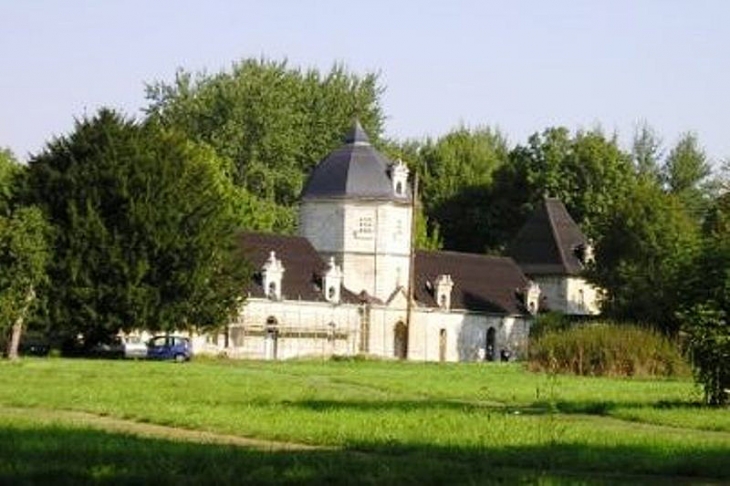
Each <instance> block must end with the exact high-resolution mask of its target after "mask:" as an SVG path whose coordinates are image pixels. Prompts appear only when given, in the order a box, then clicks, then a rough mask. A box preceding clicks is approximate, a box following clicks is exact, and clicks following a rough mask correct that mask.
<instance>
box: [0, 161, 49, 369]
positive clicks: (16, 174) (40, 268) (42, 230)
mask: <svg viewBox="0 0 730 486" xmlns="http://www.w3.org/2000/svg"><path fill="white" fill-rule="evenodd" d="M24 176H25V168H24V167H23V166H21V165H20V164H18V163H17V161H16V160H15V158H14V157H13V155H12V154H11V153H10V152H9V151H7V150H0V343H3V344H4V343H5V342H6V341H7V342H8V347H7V352H8V355H10V356H11V357H14V356H15V355H16V354H17V351H18V345H19V341H20V337H21V334H22V330H23V322H24V320H25V319H26V317H27V316H28V315H29V311H30V309H31V307H32V305H33V304H35V302H36V288H37V287H38V286H39V285H40V284H42V283H43V281H44V280H45V276H46V273H45V270H46V262H47V261H48V259H49V253H50V249H49V247H48V236H49V234H48V233H49V228H48V225H47V223H46V220H45V219H44V217H43V214H42V213H41V211H40V210H39V209H38V208H37V207H33V206H25V205H23V203H22V197H21V196H22V189H23V187H22V186H23V183H24ZM11 329H12V335H9V331H10V330H11ZM8 338H9V339H8ZM3 351H4V350H3Z"/></svg>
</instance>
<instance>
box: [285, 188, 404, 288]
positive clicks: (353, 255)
mask: <svg viewBox="0 0 730 486" xmlns="http://www.w3.org/2000/svg"><path fill="white" fill-rule="evenodd" d="M411 224H412V221H411V207H410V205H408V204H403V203H395V202H383V201H372V202H367V201H343V200H318V201H305V202H304V203H302V205H301V209H300V226H299V234H300V235H301V236H304V237H306V238H308V239H309V241H310V242H311V243H312V245H313V246H314V248H315V249H316V250H317V251H318V252H319V253H320V254H321V255H322V257H323V258H327V257H329V256H334V257H335V260H336V262H337V264H338V265H341V266H342V272H343V274H344V285H345V287H346V288H348V289H349V290H351V291H353V292H355V293H359V292H360V291H362V290H365V291H366V292H368V294H370V295H372V296H375V297H377V298H379V299H381V300H383V301H385V300H387V299H388V297H390V295H391V294H392V293H393V291H394V290H395V289H396V288H397V287H398V286H399V285H407V282H408V274H409V269H410V257H409V253H410V234H411Z"/></svg>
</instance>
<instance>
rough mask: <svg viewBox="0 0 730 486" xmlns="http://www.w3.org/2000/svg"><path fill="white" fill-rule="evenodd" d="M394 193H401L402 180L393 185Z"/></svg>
mask: <svg viewBox="0 0 730 486" xmlns="http://www.w3.org/2000/svg"><path fill="white" fill-rule="evenodd" d="M395 193H396V195H398V196H400V195H402V194H403V183H402V182H400V181H398V183H397V184H396V185H395Z"/></svg>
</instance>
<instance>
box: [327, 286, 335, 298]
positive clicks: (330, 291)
mask: <svg viewBox="0 0 730 486" xmlns="http://www.w3.org/2000/svg"><path fill="white" fill-rule="evenodd" d="M327 298H328V299H329V300H333V299H334V298H335V288H334V287H330V288H329V289H327Z"/></svg>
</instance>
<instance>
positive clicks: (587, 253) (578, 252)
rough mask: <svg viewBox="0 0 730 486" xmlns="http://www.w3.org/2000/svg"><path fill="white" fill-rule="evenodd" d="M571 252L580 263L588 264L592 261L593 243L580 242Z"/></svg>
mask: <svg viewBox="0 0 730 486" xmlns="http://www.w3.org/2000/svg"><path fill="white" fill-rule="evenodd" d="M573 254H574V255H575V257H576V258H577V259H578V261H579V262H580V263H581V265H584V266H585V265H589V264H591V263H593V261H594V259H595V257H594V255H593V245H591V244H590V243H581V244H580V245H578V246H576V247H575V248H574V249H573Z"/></svg>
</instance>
